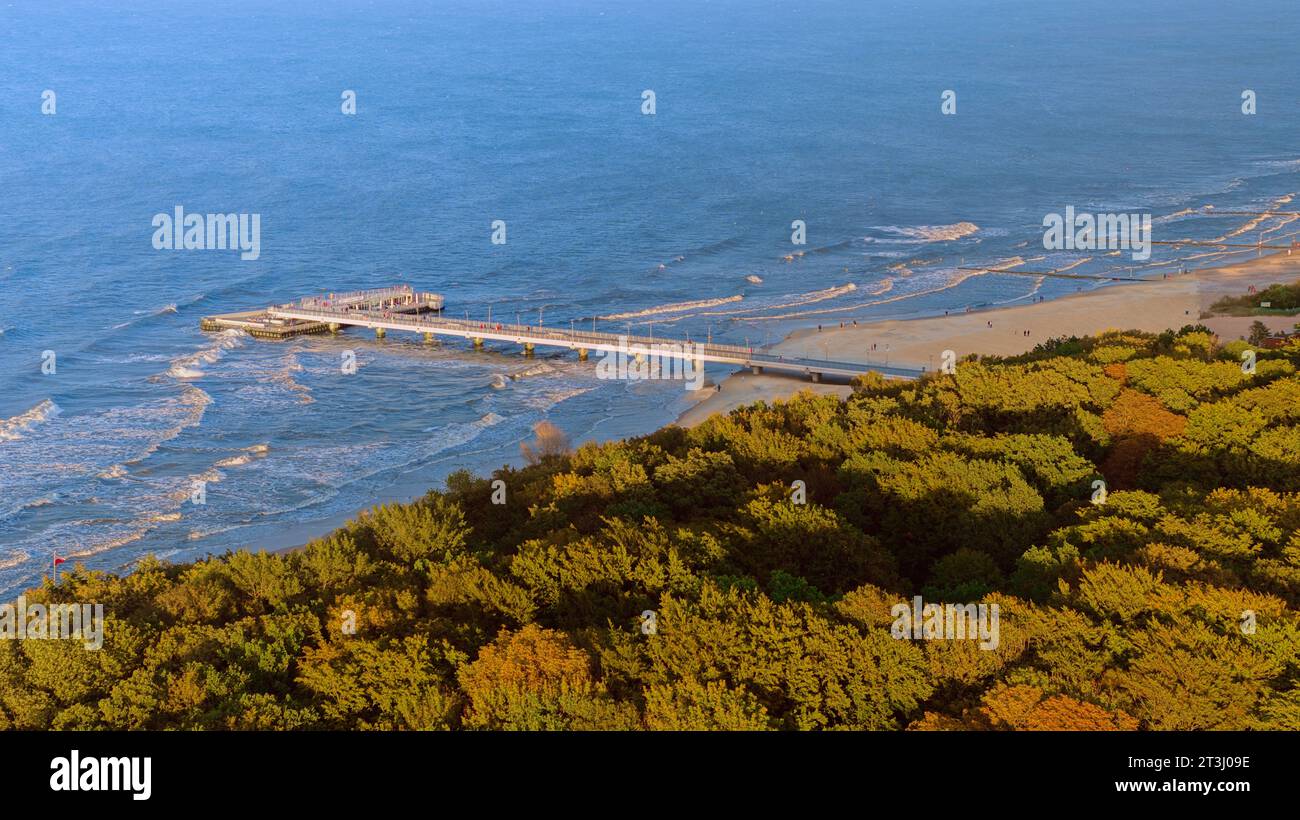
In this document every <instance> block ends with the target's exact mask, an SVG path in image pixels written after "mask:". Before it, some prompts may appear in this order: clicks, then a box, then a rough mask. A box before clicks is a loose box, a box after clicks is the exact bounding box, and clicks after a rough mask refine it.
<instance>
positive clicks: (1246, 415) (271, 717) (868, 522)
mask: <svg viewBox="0 0 1300 820" xmlns="http://www.w3.org/2000/svg"><path fill="white" fill-rule="evenodd" d="M1247 350H1253V351H1254V353H1255V360H1254V367H1253V370H1252V369H1251V368H1247V367H1245V366H1244V365H1243V356H1242V354H1243V352H1245V351H1247ZM1297 367H1300V342H1295V341H1293V342H1291V343H1289V344H1287V345H1286V346H1283V347H1281V348H1278V349H1272V350H1264V349H1255V348H1251V347H1250V345H1249V344H1248V343H1246V342H1243V341H1235V342H1232V343H1229V344H1226V345H1220V344H1219V342H1218V340H1217V339H1216V338H1215V337H1214V336H1213V335H1212V334H1210V333H1209V332H1208V331H1206V330H1205V329H1204V328H1200V327H1187V328H1184V329H1183V330H1182V331H1179V332H1174V331H1169V332H1166V333H1163V334H1159V335H1153V334H1145V333H1138V332H1116V333H1108V334H1105V335H1103V336H1099V337H1090V338H1069V339H1056V340H1052V341H1050V342H1048V343H1045V344H1042V345H1040V346H1039V347H1037V348H1035V349H1034V350H1033V351H1031V352H1029V353H1027V354H1024V355H1021V356H1016V357H1008V358H999V359H994V358H983V359H979V358H968V359H966V360H963V361H961V362H959V363H958V365H957V368H956V372H955V373H954V374H931V375H929V376H928V377H926V378H924V379H921V380H919V381H916V382H885V381H883V380H880V379H878V378H864V379H860V380H859V381H858V382H857V383H856V384H855V386H854V393H853V395H852V396H850V397H849V398H848V399H847V400H843V401H841V400H839V399H837V398H835V397H833V396H814V395H812V394H807V393H805V394H801V395H798V396H795V397H794V398H792V399H790V400H788V401H778V402H775V403H773V404H764V403H758V404H755V405H752V406H749V407H746V408H742V409H739V410H736V411H734V412H732V413H731V414H729V415H717V416H714V417H712V418H710V419H708V420H707V421H705V422H704V423H702V424H700V425H698V426H696V427H693V428H690V429H683V428H679V427H675V426H673V427H667V428H665V429H662V430H660V431H658V432H656V433H653V434H651V435H648V436H644V437H641V438H635V439H630V440H626V441H618V442H610V443H590V444H585V445H583V446H581V447H578V448H577V449H576V450H573V449H570V448H568V447H567V446H561V443H562V440H563V437H562V435H561V434H559V433H558V431H555V430H553V429H550V428H545V429H542V430H539V431H538V433H539V437H538V441H537V442H535V443H534V444H533V445H531V446H530V450H529V458H528V459H527V460H528V462H529V463H528V464H527V465H526V466H524V467H522V468H513V467H503V468H501V469H500V470H498V471H496V472H495V473H494V474H493V475H491V476H488V477H478V476H474V475H470V474H468V473H465V472H459V473H456V474H453V475H452V476H451V477H450V478H449V479H448V480H447V485H446V488H445V489H444V490H441V491H432V492H430V493H428V495H426V496H425V497H423V498H421V499H420V500H418V501H416V502H414V503H411V504H390V505H384V506H379V507H376V508H374V509H373V510H371V511H369V512H368V513H367V514H365V515H363V516H361V517H359V518H358V519H356V520H354V521H352V522H350V523H349V524H347V525H346V526H345V527H343V528H342V529H340V530H338V531H336V532H334V533H333V534H331V535H329V536H328V537H325V538H321V539H319V540H316V541H313V542H312V543H310V544H308V545H307V546H306V547H305V548H303V549H301V550H298V551H294V552H291V553H287V554H269V553H249V552H238V553H233V554H227V555H223V556H219V557H212V558H209V559H206V560H201V561H197V562H195V563H191V564H168V563H164V562H162V561H159V560H155V559H146V560H144V561H141V562H140V563H139V564H138V565H137V566H136V567H134V568H133V570H132V571H131V572H130V573H129V574H125V575H121V576H116V575H108V574H104V573H101V572H94V571H88V570H86V569H84V568H76V569H75V570H73V571H69V572H67V573H66V574H65V575H64V576H63V578H62V579H61V580H60V583H59V584H58V585H57V586H55V585H53V584H52V583H50V582H47V583H46V584H45V585H44V586H43V587H42V588H39V589H36V590H33V591H31V592H29V593H28V599H29V600H32V601H35V600H43V601H50V602H57V601H68V602H72V601H96V602H101V603H103V604H104V607H105V610H106V613H107V623H106V625H105V641H104V647H103V649H102V650H101V651H98V652H87V651H85V650H84V649H83V648H82V647H81V646H80V644H78V643H75V642H70V641H2V642H0V727H4V728H11V729H32V728H57V729H83V728H116V729H174V728H181V729H330V728H343V729H466V730H469V729H655V730H658V729H732V730H734V729H744V730H769V729H786V730H810V729H877V730H900V729H964V730H1005V729H1020V730H1034V729H1146V730H1169V729H1292V730H1294V729H1300V374H1298V373H1297ZM914 595H921V596H923V597H924V598H926V599H928V600H933V601H955V602H972V603H974V602H978V603H983V604H987V605H994V604H996V605H997V606H998V608H999V610H1000V613H1001V616H1000V621H999V628H1000V632H1001V635H1000V640H999V641H998V642H997V645H996V648H993V649H981V648H980V647H979V646H978V645H977V644H976V643H974V642H972V641H964V640H929V641H926V640H908V639H898V638H896V637H894V636H893V635H891V630H890V625H891V623H892V622H893V620H894V618H893V616H892V614H891V609H892V608H893V607H894V606H896V605H897V604H899V603H902V602H907V601H910V600H911V598H912V596H914Z"/></svg>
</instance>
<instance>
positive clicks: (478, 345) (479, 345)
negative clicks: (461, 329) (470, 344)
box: [474, 338, 483, 350]
mask: <svg viewBox="0 0 1300 820" xmlns="http://www.w3.org/2000/svg"><path fill="white" fill-rule="evenodd" d="M474 349H475V350H482V349H483V340H482V339H478V338H476V339H474Z"/></svg>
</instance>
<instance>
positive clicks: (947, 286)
mask: <svg viewBox="0 0 1300 820" xmlns="http://www.w3.org/2000/svg"><path fill="white" fill-rule="evenodd" d="M1015 260H1019V261H1018V262H1017V264H1024V260H1020V259H1019V257H1015ZM1015 260H1008V261H1015ZM1005 266H1006V265H999V266H998V267H1005ZM983 273H984V271H979V270H970V271H953V272H952V273H951V275H950V276H949V278H948V280H947V281H946V282H944V283H943V284H941V285H938V286H936V287H933V288H929V289H927V290H920V291H914V292H911V293H900V294H899V295H897V296H891V297H889V298H888V299H874V300H872V301H868V302H856V303H854V304H852V305H846V306H844V307H837V308H823V309H821V310H805V311H798V312H795V313H782V314H779V315H776V316H753V317H750V318H749V319H747V321H755V322H769V321H777V320H784V319H802V318H806V317H809V316H824V315H827V314H832V313H847V312H848V311H850V310H862V309H864V308H869V307H876V306H878V305H888V304H893V303H894V302H901V301H903V300H905V299H915V298H917V297H918V296H929V295H931V294H935V293H940V292H942V291H945V290H951V289H952V288H955V287H957V286H958V285H960V284H961V283H963V282H965V281H966V280H967V279H970V278H972V277H975V276H981V275H983ZM892 289H893V280H890V282H889V286H888V287H886V288H884V290H882V291H881V293H885V292H888V291H889V290H892ZM873 295H875V294H873Z"/></svg>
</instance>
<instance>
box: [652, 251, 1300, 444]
mask: <svg viewBox="0 0 1300 820" xmlns="http://www.w3.org/2000/svg"><path fill="white" fill-rule="evenodd" d="M1298 278H1300V255H1294V256H1293V255H1290V254H1288V253H1277V254H1272V255H1269V256H1263V257H1259V258H1255V259H1250V260H1247V261H1244V262H1239V263H1235V264H1232V265H1225V266H1223V267H1219V268H1207V269H1206V270H1202V271H1196V272H1193V273H1187V274H1183V275H1174V276H1171V277H1170V278H1168V279H1153V280H1150V281H1144V282H1135V283H1116V284H1113V285H1108V286H1106V287H1103V288H1099V289H1096V290H1092V291H1086V292H1080V293H1077V294H1073V295H1070V296H1066V297H1063V298H1059V299H1053V300H1049V301H1045V302H1036V303H1031V304H1025V305H1017V306H1014V307H1005V308H996V309H990V310H981V311H973V312H970V313H954V314H952V315H950V316H935V317H928V318H920V319H902V320H889V321H881V322H870V323H865V324H864V323H861V322H859V324H858V326H856V327H854V326H852V325H850V326H848V327H843V328H841V327H839V325H838V322H836V323H835V324H827V325H823V328H822V330H820V331H818V329H817V328H816V327H815V326H814V327H811V328H804V329H801V330H797V331H795V332H793V333H791V334H790V335H789V336H787V337H786V338H785V339H784V340H782V341H781V342H780V343H778V344H776V345H773V346H772V348H771V352H775V353H782V354H786V355H789V356H803V357H808V358H817V359H835V360H839V361H852V362H866V363H869V364H882V365H883V364H890V365H898V366H903V367H914V368H925V369H927V370H933V369H935V368H936V367H937V365H938V363H939V360H940V356H941V354H942V353H943V351H944V350H952V351H954V352H956V354H957V356H958V358H960V357H962V356H965V355H967V354H969V353H979V354H982V355H1004V356H1009V355H1016V354H1019V353H1024V352H1026V351H1028V350H1031V349H1033V348H1034V346H1036V345H1038V344H1039V343H1041V342H1043V341H1045V340H1047V339H1051V338H1054V337H1059V336H1086V335H1093V334H1096V333H1100V332H1103V331H1106V330H1143V331H1148V332H1152V333H1159V332H1161V331H1164V330H1167V329H1170V328H1173V329H1177V328H1180V327H1182V326H1184V325H1188V324H1196V323H1200V324H1204V325H1206V326H1207V327H1209V328H1210V329H1212V330H1214V332H1215V333H1217V334H1218V335H1219V337H1220V338H1222V339H1224V340H1231V339H1238V338H1244V337H1245V335H1246V334H1247V332H1248V329H1249V327H1250V325H1251V323H1252V322H1254V321H1255V320H1256V319H1259V320H1260V321H1262V322H1264V324H1266V325H1268V326H1269V328H1270V329H1271V330H1274V331H1282V330H1288V331H1289V330H1291V329H1292V327H1293V325H1295V323H1296V321H1297V319H1296V317H1286V316H1267V317H1254V316H1241V317H1229V316H1220V317H1211V318H1205V319H1202V318H1201V316H1202V314H1203V313H1204V312H1205V311H1207V310H1208V309H1209V307H1210V305H1211V304H1213V303H1214V302H1215V301H1216V300H1218V299H1219V298H1221V297H1223V296H1228V295H1239V294H1242V293H1245V292H1246V290H1247V289H1248V288H1249V287H1250V286H1251V285H1254V286H1255V287H1257V288H1262V287H1265V286H1267V285H1270V284H1273V283H1274V282H1294V281H1295V280H1296V279H1298ZM1026 331H1027V332H1028V333H1026ZM721 387H722V389H721V390H720V391H718V392H715V393H713V394H711V395H708V396H706V397H705V398H704V399H703V400H702V401H700V402H699V403H697V404H695V405H694V406H693V407H691V408H690V409H689V410H687V411H686V412H685V413H683V414H682V415H681V416H680V417H679V418H678V420H677V423H678V424H679V425H682V426H684V427H690V426H693V425H695V424H699V423H700V422H701V421H703V420H704V419H706V418H708V417H709V416H711V415H713V414H714V413H725V412H727V411H729V410H732V409H734V408H736V407H742V406H744V405H747V404H752V403H753V402H756V401H772V400H774V399H779V398H785V397H787V396H791V395H793V394H795V393H797V392H799V391H801V390H811V391H813V392H815V393H819V394H835V395H840V396H845V395H848V394H849V392H850V388H849V387H848V386H847V385H833V384H811V383H809V382H807V381H804V380H802V379H799V378H796V377H792V376H777V375H766V374H764V375H757V376H756V375H753V374H751V373H748V372H739V373H734V374H732V375H731V376H728V377H727V378H726V379H725V380H723V382H722V385H721Z"/></svg>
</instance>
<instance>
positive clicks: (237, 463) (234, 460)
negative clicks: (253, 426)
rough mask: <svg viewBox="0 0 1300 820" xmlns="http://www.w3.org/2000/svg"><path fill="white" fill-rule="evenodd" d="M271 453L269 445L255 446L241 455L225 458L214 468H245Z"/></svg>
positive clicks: (243, 451)
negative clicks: (251, 462) (246, 465)
mask: <svg viewBox="0 0 1300 820" xmlns="http://www.w3.org/2000/svg"><path fill="white" fill-rule="evenodd" d="M270 451H271V445H269V444H254V445H253V446H252V447H245V448H244V449H242V450H240V451H239V455H237V456H231V457H230V458H223V459H221V460H220V461H218V462H217V463H216V464H214V465H212V466H214V467H243V466H244V465H245V464H248V463H249V462H250V461H253V460H254V459H259V458H266V455H267V453H269V452H270Z"/></svg>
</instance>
